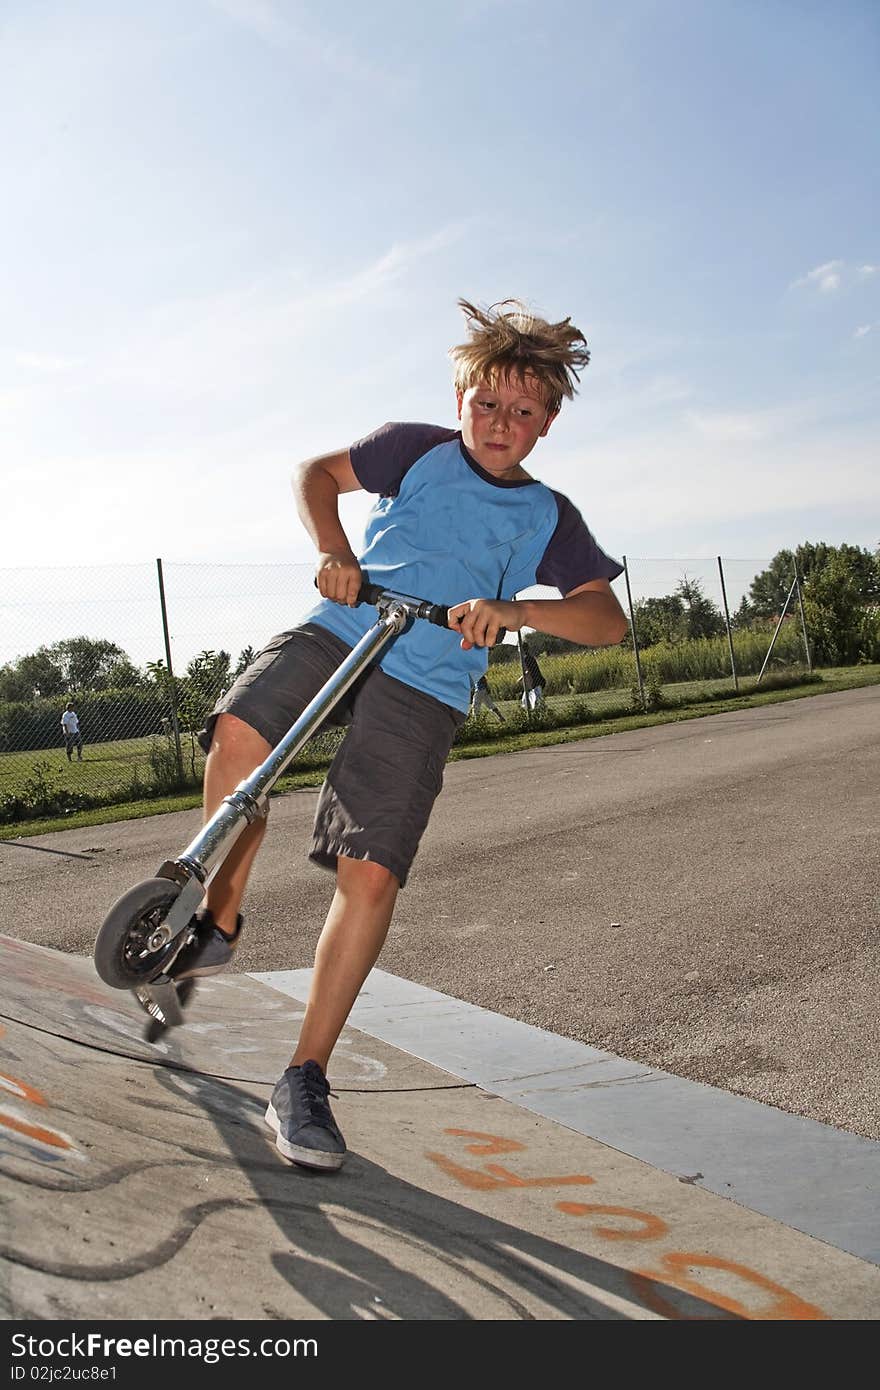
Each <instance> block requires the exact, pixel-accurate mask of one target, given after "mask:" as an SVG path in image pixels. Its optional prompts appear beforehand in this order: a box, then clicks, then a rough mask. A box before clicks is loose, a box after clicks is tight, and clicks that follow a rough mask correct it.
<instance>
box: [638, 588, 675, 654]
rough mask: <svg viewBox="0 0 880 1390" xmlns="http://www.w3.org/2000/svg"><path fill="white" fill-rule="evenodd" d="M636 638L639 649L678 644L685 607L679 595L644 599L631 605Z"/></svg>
mask: <svg viewBox="0 0 880 1390" xmlns="http://www.w3.org/2000/svg"><path fill="white" fill-rule="evenodd" d="M633 609H634V616H635V629H636V638H637V640H638V644H639V646H640V647H653V646H654V645H655V643H657V642H680V641H681V640H682V638H683V637H684V633H685V621H686V618H685V607H684V601H683V599H682V598H681V595H680V594H666V595H664V597H662V598H645V599H641V600H640V601H639V602H638V603H635V604H633Z"/></svg>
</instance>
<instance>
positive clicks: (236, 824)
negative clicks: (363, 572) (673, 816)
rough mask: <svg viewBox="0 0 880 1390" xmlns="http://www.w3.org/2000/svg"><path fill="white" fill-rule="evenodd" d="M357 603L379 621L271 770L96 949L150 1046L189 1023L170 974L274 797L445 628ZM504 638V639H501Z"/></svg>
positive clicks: (131, 894)
mask: <svg viewBox="0 0 880 1390" xmlns="http://www.w3.org/2000/svg"><path fill="white" fill-rule="evenodd" d="M358 603H371V604H374V605H375V606H376V607H377V608H378V610H379V617H378V619H377V621H376V622H375V623H374V624H373V626H372V627H371V628H370V629H369V631H367V632H366V633H365V634H364V636H363V637H362V638H361V640H360V641H359V642H358V644H357V646H355V647H353V648H352V650H351V652H350V654H349V655H348V656H347V657H346V658H345V660H344V661H343V662H342V664H341V665H340V666H339V668H338V669H337V670H336V672H335V673H334V674H333V675H332V676H331V677H330V679H329V681H327V683H326V684H325V685H324V686H322V687H321V689H320V690H319V691H318V693H317V695H315V697H314V698H313V700H312V701H311V703H310V704H308V705H307V706H306V708H305V709H304V710H303V712H302V714H301V715H300V717H299V719H297V721H296V723H295V724H293V725H291V727H290V729H288V731H287V733H286V734H285V735H284V737H283V739H282V740H281V742H280V743H279V744H278V745H277V746H276V747H275V748H273V750H272V752H271V753H270V754H269V756H268V757H267V758H266V760H265V762H263V763H261V764H260V766H259V767H257V768H255V769H254V771H253V772H252V773H251V775H250V776H249V777H246V778H245V779H244V781H243V782H239V784H238V786H237V787H236V788H235V790H234V791H233V792H231V793H230V795H229V796H226V797H224V798H223V801H222V802H221V804H220V806H219V807H218V809H217V810H216V811H215V813H214V815H213V816H212V817H211V819H210V820H209V821H207V822H206V823H205V825H204V826H203V827H202V829H201V830H200V831H199V833H198V835H197V836H196V837H195V839H194V840H192V841H191V842H190V844H188V845H187V847H186V849H185V850H184V851H183V853H182V854H180V855H179V856H178V857H177V858H176V859H166V861H165V862H164V863H163V864H161V865H160V866H159V868H158V869H157V871H156V876H155V878H148V879H145V880H144V882H143V883H138V884H135V886H134V887H133V888H130V889H129V890H128V892H127V893H124V894H123V895H122V897H121V898H119V900H118V901H117V902H116V903H114V905H113V907H111V909H110V911H109V913H108V914H107V917H106V918H105V920H104V923H103V925H102V927H101V929H100V931H99V932H98V935H97V938H96V940H95V946H94V962H95V969H96V970H97V972H98V974H99V975H100V977H101V979H102V980H103V981H104V982H105V984H108V985H111V986H112V987H113V988H114V989H128V990H132V991H133V993H134V996H135V998H136V1000H137V1002H138V1003H139V1004H140V1006H141V1008H142V1009H144V1010H145V1012H146V1013H148V1014H149V1015H150V1023H148V1024H147V1031H146V1038H147V1041H148V1042H154V1041H155V1040H156V1038H157V1037H158V1036H159V1035H160V1034H161V1033H162V1032H164V1031H165V1029H166V1028H173V1027H176V1026H177V1025H178V1024H181V1023H182V1022H183V1006H184V1005H185V1004H186V1003H187V1001H188V999H189V998H190V996H191V994H192V991H193V989H194V987H195V984H196V981H195V980H194V979H190V980H183V981H181V983H180V984H179V985H177V984H175V982H174V980H173V979H172V978H171V976H170V974H169V971H170V969H171V967H172V966H173V964H174V962H175V960H176V959H177V957H178V956H179V955H180V952H181V951H182V950H183V949H184V948H185V947H186V946H188V945H189V943H190V942H191V941H192V940H193V939H194V937H195V934H196V922H195V912H196V909H197V908H198V906H199V904H200V903H201V901H202V898H203V897H204V895H205V891H206V889H207V887H208V884H209V883H210V882H211V879H212V878H213V876H214V874H215V873H216V872H217V870H218V869H219V868H220V867H221V865H222V864H223V862H224V860H225V859H226V857H227V855H228V854H229V852H230V850H231V849H232V847H233V845H234V844H235V842H236V841H237V840H238V838H239V836H240V835H241V834H242V832H243V831H244V830H245V829H246V828H247V826H249V825H252V824H253V822H254V821H256V820H257V819H259V818H260V817H261V816H263V815H265V813H266V808H267V805H268V799H269V792H270V791H271V789H272V787H273V786H274V785H275V783H276V782H277V781H278V778H279V777H280V776H281V774H282V773H283V772H284V770H285V768H286V767H288V765H289V764H290V763H291V762H292V760H293V758H294V757H295V756H296V754H297V753H298V752H299V750H300V749H301V748H302V747H303V745H304V744H305V743H306V741H307V740H308V739H309V738H311V736H312V734H313V733H315V731H316V730H317V728H318V727H319V725H320V724H321V723H323V721H324V719H326V717H327V715H328V714H329V713H330V711H331V710H332V709H333V708H334V706H335V705H337V704H338V702H339V701H340V699H341V698H342V696H343V695H344V694H345V692H346V691H347V690H348V689H349V688H350V687H351V686H352V685H353V684H354V682H355V681H356V680H357V678H358V676H359V675H360V674H361V672H362V671H363V670H364V669H365V667H366V666H367V665H368V664H369V663H370V661H372V659H373V658H374V657H375V656H376V655H377V654H378V653H379V652H380V651H381V650H382V648H383V647H384V646H385V645H386V644H387V643H388V642H390V640H391V638H392V637H395V636H397V634H398V633H400V632H402V631H403V629H404V628H405V627H406V626H407V624H408V623H409V622H410V621H411V620H413V619H419V618H423V619H425V620H426V621H427V622H429V623H434V624H436V626H438V627H446V626H447V622H448V610H447V609H446V608H444V607H443V606H442V605H441V604H435V603H430V602H429V601H428V600H427V599H419V598H413V597H412V596H411V595H410V594H399V593H396V592H395V591H394V590H392V589H383V588H381V587H380V586H379V585H377V584H369V583H366V584H364V585H363V586H362V587H361V590H360V593H359V594H358ZM500 636H501V634H499V639H500Z"/></svg>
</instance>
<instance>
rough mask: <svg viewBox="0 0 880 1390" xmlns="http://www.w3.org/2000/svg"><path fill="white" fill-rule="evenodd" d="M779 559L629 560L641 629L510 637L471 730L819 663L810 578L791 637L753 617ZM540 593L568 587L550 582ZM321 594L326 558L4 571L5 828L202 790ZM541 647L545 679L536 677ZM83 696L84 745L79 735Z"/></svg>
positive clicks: (640, 702) (620, 582)
mask: <svg viewBox="0 0 880 1390" xmlns="http://www.w3.org/2000/svg"><path fill="white" fill-rule="evenodd" d="M769 563H770V561H769V560H761V559H758V560H748V561H747V560H725V561H724V562H723V565H722V562H721V561H720V560H706V559H696V560H686V559H671V560H656V559H641V558H635V557H627V559H626V569H625V573H624V574H623V575H621V576H620V578H619V579H617V580H616V581H615V583H614V589H615V592H616V593H617V596H618V598H619V600H620V602H621V605H622V606H623V608H624V610H625V611H626V612H627V614H628V616H629V618H630V633H629V636H628V637H627V639H626V640H625V641H624V642H623V643H621V644H620V645H619V646H616V647H613V648H604V649H598V650H590V649H586V648H575V649H572V648H571V646H570V644H566V643H561V642H559V641H558V639H553V638H547V637H546V636H545V635H544V634H541V633H532V632H525V633H521V634H519V635H516V634H509V635H508V638H507V640H506V641H505V643H504V644H503V645H502V646H501V647H499V648H496V649H495V650H494V651H493V653H492V654H491V657H490V664H489V671H488V677H487V683H486V688H485V690H484V691H483V692H482V696H481V695H480V693H477V698H476V700H475V704H474V707H473V709H472V713H471V716H470V717H469V718H468V720H467V721H466V723H465V724H464V726H463V727H462V730H461V731H460V735H459V738H460V740H461V741H463V742H466V741H469V740H470V741H475V740H476V741H481V740H483V739H486V738H489V737H493V736H496V737H497V736H498V735H500V734H507V733H512V732H519V731H522V730H528V729H530V728H541V727H554V726H559V725H565V724H572V723H582V722H588V721H591V720H597V719H604V718H608V717H611V716H614V715H619V714H623V713H627V712H633V711H636V712H637V711H639V710H649V709H653V708H658V707H660V706H662V705H663V704H668V703H675V702H681V701H684V700H688V699H695V698H701V697H703V698H705V696H706V694H707V693H708V692H712V693H714V694H719V693H726V692H727V691H728V690H729V691H730V692H731V693H733V692H734V691H736V690H737V689H738V688H740V687H741V686H742V684H743V682H748V681H749V680H751V682H752V684H754V681H755V680H756V679H759V678H760V679H766V676H767V674H768V673H769V672H770V671H779V670H783V671H796V670H799V669H802V668H804V667H805V666H807V667H809V664H810V662H809V650H808V647H807V645H806V628H805V625H804V624H803V620H802V619H803V612H802V609H801V610H800V615H799V613H798V607H797V599H799V597H800V595H799V591H798V593H797V595H796V597H795V587H793V590H792V594H790V595H789V598H790V599H791V600H792V601H791V603H790V605H788V608H787V611H786V612H785V613H784V614H781V615H779V616H778V618H777V619H776V620H775V622H776V630H775V631H774V622H773V621H769V622H766V623H765V624H763V625H762V626H760V627H758V628H757V629H756V628H755V626H754V624H751V625H749V626H746V625H745V623H743V624H738V623H737V617H736V614H737V611H738V610H739V608H740V605H741V604H742V601H743V599H744V598H745V597H747V595H748V591H749V585H750V583H751V580H752V579H753V577H754V576H755V575H756V574H757V573H759V572H761V571H762V570H763V569H766V568H767V566H768V565H769ZM793 579H794V577H793ZM523 596H534V597H548V598H549V597H553V598H556V597H558V595H557V593H556V591H555V590H549V589H542V588H535V589H530V590H528V591H527V593H526V595H523ZM424 597H428V598H430V597H432V596H431V595H424ZM314 602H315V588H314V569H313V567H312V566H311V565H310V564H301V565H294V564H243V565H242V564H238V565H219V564H218V565H205V564H200V565H187V564H171V563H165V564H163V562H162V561H156V562H155V563H144V564H136V565H125V566H112V567H109V566H102V567H86V566H83V567H79V568H66V569H48V568H40V569H37V568H34V569H21V570H5V571H0V823H7V824H9V823H15V822H17V821H23V820H28V819H34V818H39V817H54V816H63V815H65V814H70V813H72V812H73V811H77V810H84V809H90V808H92V807H96V806H102V805H110V804H114V803H116V804H122V803H127V802H133V801H143V800H147V799H151V798H162V797H165V796H167V795H169V794H171V793H176V792H178V791H180V790H183V789H186V788H191V789H193V790H195V789H196V788H198V787H199V786H200V785H201V776H202V769H203V765H204V756H203V754H202V751H201V749H200V747H199V745H198V742H197V739H196V735H197V732H198V730H199V729H201V728H202V727H203V724H204V720H205V717H206V715H207V713H208V712H209V710H210V709H211V708H212V706H213V704H214V702H215V700H216V699H217V697H218V696H219V695H220V694H221V693H222V691H223V690H225V689H227V688H228V687H229V685H230V684H231V683H232V681H233V680H234V679H235V676H236V675H237V674H238V672H239V671H241V670H242V669H244V667H245V666H246V665H247V664H248V662H249V660H251V659H252V657H253V655H254V653H255V652H256V651H258V650H259V648H260V647H261V646H262V645H263V644H264V643H265V642H266V641H267V640H268V639H269V638H270V637H271V636H273V635H274V634H275V633H277V632H281V631H284V630H285V629H288V628H290V627H293V626H295V625H296V624H297V623H298V622H299V621H301V619H302V618H303V616H304V615H305V614H306V613H307V612H308V610H309V609H310V608H311V606H312V605H313V604H314ZM530 657H534V658H535V659H536V660H537V663H538V677H539V679H534V678H532V679H530V678H529V674H528V672H529V668H530V665H531V662H530ZM68 706H72V707H73V708H72V713H73V714H74V715H75V716H76V720H77V721H78V726H79V739H76V738H75V737H74V738H72V737H70V736H69V734H68V737H67V738H65V731H64V729H63V727H62V715H64V714H65V712H66V711H67V710H68ZM68 722H69V721H68ZM340 737H341V735H340V733H339V732H338V731H336V730H332V731H328V732H325V733H319V734H318V735H316V736H315V738H314V739H312V740H311V741H310V743H309V745H308V746H307V747H306V748H304V749H303V750H302V751H301V753H300V754H299V755H298V756H297V759H296V761H295V764H294V768H293V769H292V771H300V772H301V771H303V770H307V769H310V768H311V769H320V768H322V767H323V766H325V765H326V762H327V760H328V758H329V757H330V756H331V755H332V752H333V749H334V747H335V746H336V743H337V742H338V739H339V738H340ZM80 755H81V756H80Z"/></svg>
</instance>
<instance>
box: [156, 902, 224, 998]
mask: <svg viewBox="0 0 880 1390" xmlns="http://www.w3.org/2000/svg"><path fill="white" fill-rule="evenodd" d="M241 927H242V918H241V916H240V915H239V917H238V919H237V921H236V925H235V933H234V935H232V936H227V935H226V933H225V932H222V931H221V930H220V928H219V927H218V926H217V923H216V922H215V921H214V918H213V917H212V916H211V914H210V912H206V913H205V915H204V916H203V917H201V918H199V919H198V920H197V921H196V934H195V936H194V938H193V940H192V941H191V942H190V943H189V945H188V946H184V948H183V950H182V951H181V953H180V955H179V956H178V957H177V959H176V960H175V961H174V963H173V965H171V966H170V967H169V969H168V974H169V976H170V977H171V979H172V980H174V981H175V982H176V981H178V980H195V979H201V978H202V976H204V975H216V974H217V973H218V971H220V970H222V969H223V968H224V967H225V966H227V965H228V964H229V962H230V961H231V960H232V955H233V952H234V950H235V944H236V942H237V941H238V937H239V933H240V932H241Z"/></svg>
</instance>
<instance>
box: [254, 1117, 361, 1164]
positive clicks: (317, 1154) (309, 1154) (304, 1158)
mask: <svg viewBox="0 0 880 1390" xmlns="http://www.w3.org/2000/svg"><path fill="white" fill-rule="evenodd" d="M265 1119H266V1124H267V1125H268V1126H269V1128H270V1129H272V1130H274V1131H275V1147H276V1149H277V1150H278V1152H279V1153H280V1154H281V1156H282V1158H286V1159H287V1160H288V1161H289V1162H290V1163H298V1164H299V1165H300V1166H301V1167H302V1168H321V1169H324V1170H327V1169H329V1170H331V1171H333V1172H335V1170H336V1169H337V1168H341V1167H342V1164H343V1162H344V1161H345V1154H344V1153H341V1154H334V1153H322V1151H321V1150H320V1149H304V1148H301V1147H300V1145H299V1144H290V1143H288V1141H287V1140H286V1139H285V1138H284V1136H283V1135H282V1133H281V1121H280V1120H279V1119H278V1116H277V1115H276V1113H275V1107H274V1105H273V1104H272V1103H271V1101H270V1102H269V1106H268V1108H267V1110H266V1116H265Z"/></svg>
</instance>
